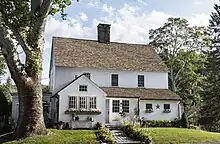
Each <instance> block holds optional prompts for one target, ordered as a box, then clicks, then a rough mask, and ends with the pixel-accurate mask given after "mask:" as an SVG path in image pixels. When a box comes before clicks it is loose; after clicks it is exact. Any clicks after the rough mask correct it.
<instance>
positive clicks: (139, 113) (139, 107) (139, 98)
mask: <svg viewBox="0 0 220 144" xmlns="http://www.w3.org/2000/svg"><path fill="white" fill-rule="evenodd" d="M138 116H139V119H140V97H139V98H138Z"/></svg>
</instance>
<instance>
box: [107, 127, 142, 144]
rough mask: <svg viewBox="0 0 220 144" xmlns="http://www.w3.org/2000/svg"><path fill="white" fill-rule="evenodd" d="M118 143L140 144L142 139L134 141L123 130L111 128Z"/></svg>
mask: <svg viewBox="0 0 220 144" xmlns="http://www.w3.org/2000/svg"><path fill="white" fill-rule="evenodd" d="M110 132H111V133H112V136H113V137H114V139H115V142H116V143H117V144H140V143H141V142H140V141H133V140H132V139H131V138H129V137H128V136H127V135H126V134H125V133H124V132H123V131H122V130H117V129H114V130H110Z"/></svg>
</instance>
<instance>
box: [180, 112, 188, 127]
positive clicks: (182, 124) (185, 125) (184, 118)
mask: <svg viewBox="0 0 220 144" xmlns="http://www.w3.org/2000/svg"><path fill="white" fill-rule="evenodd" d="M181 126H182V128H188V126H189V122H188V119H187V117H186V114H185V112H183V114H182V118H181Z"/></svg>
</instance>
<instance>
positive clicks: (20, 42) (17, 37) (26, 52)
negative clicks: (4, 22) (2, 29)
mask: <svg viewBox="0 0 220 144" xmlns="http://www.w3.org/2000/svg"><path fill="white" fill-rule="evenodd" d="M9 28H10V30H11V31H12V32H13V34H14V36H15V38H16V40H17V41H18V43H19V44H20V45H21V47H22V48H23V50H24V52H25V54H26V55H27V54H28V53H29V52H30V50H29V48H28V46H27V45H26V43H25V41H24V38H23V37H22V36H21V34H20V33H19V32H18V31H17V30H16V29H14V28H12V27H9Z"/></svg>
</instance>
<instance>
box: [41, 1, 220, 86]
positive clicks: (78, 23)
mask: <svg viewBox="0 0 220 144" xmlns="http://www.w3.org/2000/svg"><path fill="white" fill-rule="evenodd" d="M214 3H219V4H220V2H219V1H218V0H80V2H75V1H73V2H72V5H71V6H69V7H68V8H67V9H66V13H67V14H68V16H67V19H66V20H62V19H61V17H60V16H59V15H56V16H53V17H52V16H49V18H48V21H47V24H46V31H45V48H44V59H43V79H42V83H43V84H48V83H49V66H50V53H51V39H52V36H60V37H70V38H80V39H81V38H82V39H97V25H98V24H99V23H108V24H111V34H110V37H111V41H118V42H126V43H142V44H147V43H148V42H149V39H148V37H149V35H148V32H149V30H150V29H155V28H158V27H160V26H162V25H163V24H164V23H165V22H166V20H167V18H169V17H182V18H186V19H187V20H188V21H189V24H190V25H192V26H207V25H208V22H209V18H210V14H211V12H212V11H213V5H214Z"/></svg>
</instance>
